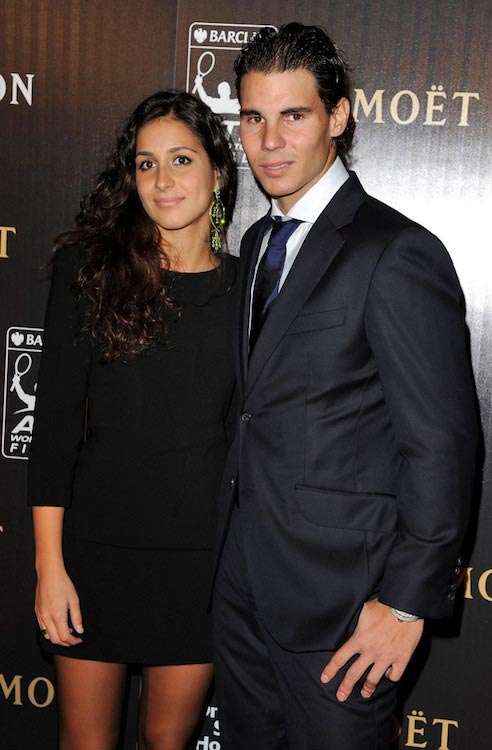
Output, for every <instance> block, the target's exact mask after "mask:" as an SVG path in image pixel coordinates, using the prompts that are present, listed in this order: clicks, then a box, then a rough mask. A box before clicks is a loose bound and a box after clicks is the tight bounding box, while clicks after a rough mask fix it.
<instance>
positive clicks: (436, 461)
mask: <svg viewBox="0 0 492 750" xmlns="http://www.w3.org/2000/svg"><path fill="white" fill-rule="evenodd" d="M365 326H366V332H367V336H368V339H369V343H370V346H371V349H372V351H373V354H374V357H375V360H376V366H377V370H378V374H379V378H380V382H381V387H382V391H383V395H384V399H385V402H386V404H387V408H388V410H389V414H390V419H391V423H392V426H393V431H394V435H395V440H396V444H397V449H398V451H399V453H400V456H401V463H400V469H399V475H398V498H397V516H398V538H397V542H396V544H395V546H394V548H393V550H392V553H391V555H390V557H389V559H388V562H387V566H386V569H385V573H384V577H383V580H382V583H381V588H380V592H379V598H380V600H381V601H382V602H383V603H386V604H389V605H391V606H394V607H397V608H398V609H402V610H404V611H407V612H412V613H414V614H418V615H420V616H423V617H438V618H439V617H444V616H447V615H449V614H451V611H452V606H453V599H454V590H455V588H456V580H457V578H458V574H459V572H460V570H459V569H460V564H461V560H460V556H459V555H460V547H461V544H462V541H463V536H464V533H465V531H466V525H467V520H468V513H469V504H470V497H471V488H472V482H473V474H474V464H475V453H476V440H477V430H476V417H475V400H474V390H473V385H472V379H471V371H470V364H469V358H468V351H467V331H466V325H465V319H464V307H463V301H462V293H461V289H460V286H459V283H458V279H457V277H456V274H455V271H454V268H453V265H452V263H451V260H450V258H449V256H448V254H447V252H446V250H445V249H444V247H443V246H442V244H441V243H440V242H439V240H437V239H436V238H435V237H434V236H433V235H431V234H430V233H428V232H427V231H426V230H424V229H422V228H420V227H416V226H412V227H409V228H406V229H404V230H403V231H402V232H401V233H400V234H399V235H398V236H397V237H396V238H395V239H393V241H392V242H391V243H390V244H389V245H388V246H387V247H386V249H385V251H384V253H383V254H382V256H381V258H380V261H379V264H378V266H377V267H376V270H375V271H374V274H373V278H372V281H371V285H370V289H369V293H368V298H367V301H366V309H365Z"/></svg>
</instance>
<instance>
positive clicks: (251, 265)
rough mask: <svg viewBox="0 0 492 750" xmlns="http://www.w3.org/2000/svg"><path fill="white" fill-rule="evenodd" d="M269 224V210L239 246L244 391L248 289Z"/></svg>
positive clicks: (247, 334) (246, 356) (241, 382)
mask: <svg viewBox="0 0 492 750" xmlns="http://www.w3.org/2000/svg"><path fill="white" fill-rule="evenodd" d="M269 226H270V212H268V213H267V214H266V215H265V216H264V217H263V219H260V221H259V222H258V225H257V227H256V231H254V230H253V232H252V236H251V239H249V238H248V240H247V242H245V243H244V246H243V247H242V248H241V254H242V253H244V255H245V265H244V276H243V283H242V290H241V300H240V308H239V310H240V312H239V332H240V333H239V337H238V338H237V339H236V341H238V343H239V351H238V360H239V373H240V384H241V387H242V390H243V392H244V387H245V384H246V377H247V372H248V355H249V306H250V290H251V285H252V283H253V278H254V273H255V268H256V263H257V261H258V255H259V252H260V248H261V242H262V240H263V236H264V234H265V232H266V231H267V229H268V227H269Z"/></svg>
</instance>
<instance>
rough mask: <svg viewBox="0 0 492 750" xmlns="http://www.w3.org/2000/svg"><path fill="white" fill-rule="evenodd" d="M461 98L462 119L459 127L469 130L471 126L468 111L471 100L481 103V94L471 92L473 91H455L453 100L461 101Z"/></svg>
mask: <svg viewBox="0 0 492 750" xmlns="http://www.w3.org/2000/svg"><path fill="white" fill-rule="evenodd" d="M460 98H461V119H460V121H459V123H458V125H459V126H460V127H462V128H467V127H468V126H469V124H470V123H469V122H468V109H469V107H470V99H476V100H477V101H480V94H479V93H477V92H471V91H455V92H454V94H453V99H460Z"/></svg>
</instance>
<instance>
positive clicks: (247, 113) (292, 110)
mask: <svg viewBox="0 0 492 750" xmlns="http://www.w3.org/2000/svg"><path fill="white" fill-rule="evenodd" d="M312 111H313V110H312V108H311V107H287V109H282V110H281V111H280V114H281V115H293V114H303V113H305V114H310V113H311V112H312ZM239 114H240V116H241V117H263V115H262V114H261V112H258V110H257V109H242V110H241V111H240V113H239Z"/></svg>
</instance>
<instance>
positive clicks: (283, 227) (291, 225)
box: [268, 216, 302, 246]
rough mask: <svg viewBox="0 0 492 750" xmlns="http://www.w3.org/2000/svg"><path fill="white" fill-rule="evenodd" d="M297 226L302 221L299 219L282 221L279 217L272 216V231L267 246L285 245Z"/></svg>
mask: <svg viewBox="0 0 492 750" xmlns="http://www.w3.org/2000/svg"><path fill="white" fill-rule="evenodd" d="M299 224H302V221H300V220H299V219H287V220H286V221H282V219H281V218H280V216H272V231H271V233H270V238H269V240H268V244H269V245H270V246H271V245H276V246H279V245H286V244H287V242H288V240H289V237H290V236H291V234H293V233H294V232H295V230H296V229H297V227H298V226H299Z"/></svg>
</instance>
